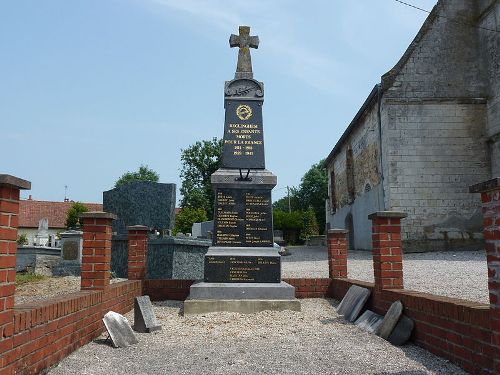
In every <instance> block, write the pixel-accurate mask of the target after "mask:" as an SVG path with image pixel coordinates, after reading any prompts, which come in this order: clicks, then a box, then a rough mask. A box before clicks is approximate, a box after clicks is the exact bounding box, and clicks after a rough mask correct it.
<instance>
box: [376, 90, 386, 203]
mask: <svg viewBox="0 0 500 375" xmlns="http://www.w3.org/2000/svg"><path fill="white" fill-rule="evenodd" d="M377 101H378V103H377V120H378V143H379V152H380V157H379V170H380V184H381V185H382V204H380V202H379V207H380V210H381V211H385V187H384V163H383V157H384V153H383V152H382V84H380V83H379V84H377Z"/></svg>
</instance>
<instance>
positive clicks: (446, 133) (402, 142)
mask: <svg viewBox="0 0 500 375" xmlns="http://www.w3.org/2000/svg"><path fill="white" fill-rule="evenodd" d="M382 108H383V110H382V124H383V131H382V137H383V147H384V149H385V158H384V172H385V175H386V179H385V186H386V199H387V202H388V204H386V207H387V209H390V210H395V211H403V212H406V213H407V214H408V217H407V218H406V219H405V220H403V227H402V236H403V240H405V241H406V242H405V250H406V251H411V250H436V249H439V250H444V249H452V248H471V249H478V248H481V247H482V244H481V241H480V239H481V238H482V234H481V210H480V207H479V206H478V203H477V201H478V199H477V197H476V196H474V195H472V194H469V192H468V186H469V185H472V184H474V183H476V182H477V181H482V180H486V179H488V178H489V156H488V150H487V147H486V137H485V122H486V106H485V104H460V103H456V102H440V103H436V102H434V103H415V102H409V103H408V102H399V103H398V102H396V101H394V100H388V101H386V102H385V103H384V105H383V107H382Z"/></svg>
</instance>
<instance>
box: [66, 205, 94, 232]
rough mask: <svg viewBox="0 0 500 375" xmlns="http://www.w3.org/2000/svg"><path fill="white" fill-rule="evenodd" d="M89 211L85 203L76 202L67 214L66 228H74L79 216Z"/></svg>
mask: <svg viewBox="0 0 500 375" xmlns="http://www.w3.org/2000/svg"><path fill="white" fill-rule="evenodd" d="M88 210H89V209H88V208H87V206H85V205H84V204H83V203H80V202H74V203H73V204H72V205H71V207H70V208H69V210H68V212H67V213H66V228H74V227H75V226H76V222H77V221H78V216H79V215H80V214H81V213H83V212H87V211H88Z"/></svg>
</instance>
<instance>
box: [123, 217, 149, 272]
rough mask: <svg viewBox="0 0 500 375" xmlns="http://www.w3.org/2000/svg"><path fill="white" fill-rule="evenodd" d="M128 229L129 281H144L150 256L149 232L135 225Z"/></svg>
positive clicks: (145, 228)
mask: <svg viewBox="0 0 500 375" xmlns="http://www.w3.org/2000/svg"><path fill="white" fill-rule="evenodd" d="M127 229H128V279H129V280H144V278H145V277H146V261H147V254H148V231H149V228H148V227H145V226H143V225H133V226H130V227H127Z"/></svg>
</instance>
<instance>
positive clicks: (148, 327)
mask: <svg viewBox="0 0 500 375" xmlns="http://www.w3.org/2000/svg"><path fill="white" fill-rule="evenodd" d="M160 329H161V325H160V324H158V321H157V320H156V316H155V313H154V311H153V305H152V304H151V300H150V299H149V296H140V297H135V300H134V331H136V332H142V333H149V332H153V331H158V330H160Z"/></svg>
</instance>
